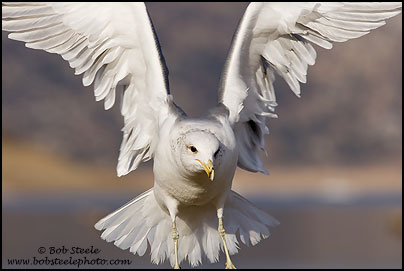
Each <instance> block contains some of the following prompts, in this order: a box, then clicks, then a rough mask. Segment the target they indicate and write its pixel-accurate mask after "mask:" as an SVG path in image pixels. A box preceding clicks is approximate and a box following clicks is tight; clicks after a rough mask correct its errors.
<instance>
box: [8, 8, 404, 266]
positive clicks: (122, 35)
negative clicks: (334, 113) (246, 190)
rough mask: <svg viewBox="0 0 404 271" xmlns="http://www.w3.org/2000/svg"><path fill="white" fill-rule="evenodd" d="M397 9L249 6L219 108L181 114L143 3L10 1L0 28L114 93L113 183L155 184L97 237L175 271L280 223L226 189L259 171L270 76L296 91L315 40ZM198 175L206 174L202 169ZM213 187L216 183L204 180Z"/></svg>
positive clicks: (109, 97) (103, 95) (98, 93)
mask: <svg viewBox="0 0 404 271" xmlns="http://www.w3.org/2000/svg"><path fill="white" fill-rule="evenodd" d="M400 12H401V3H385V2H383V3H381V2H378V3H367V2H360V3H342V2H331V3H320V2H309V3H303V2H298V3H279V2H276V3H251V4H250V5H249V6H248V8H247V10H246V12H245V14H244V16H243V18H242V20H241V22H240V25H239V27H238V29H237V32H236V34H235V38H234V41H233V43H232V47H231V50H230V53H229V56H228V59H227V62H226V66H225V69H224V72H223V75H222V78H221V84H220V88H219V101H218V105H217V106H216V107H215V108H213V109H211V110H210V111H209V112H208V113H207V114H206V115H205V116H204V117H202V118H198V119H195V118H190V117H188V116H187V115H186V114H185V113H184V112H183V111H182V110H181V109H180V108H179V107H178V106H177V105H175V103H174V102H173V99H172V97H171V95H170V94H169V88H168V77H167V75H168V71H167V68H166V66H165V61H164V57H163V55H162V53H161V50H160V47H159V43H158V39H157V37H156V35H155V33H154V29H153V25H152V23H151V20H150V18H149V16H148V14H147V10H146V7H145V5H144V4H143V3H102V4H99V3H59V2H57V3H56V2H55V3H46V2H44V3H41V2H18V3H17V2H15V3H13V2H7V3H3V5H2V18H3V21H2V28H3V30H6V31H10V32H12V33H11V34H9V38H11V39H15V40H19V41H23V42H25V43H26V46H27V47H29V48H33V49H42V50H45V51H47V52H50V53H56V54H59V55H61V56H62V57H63V59H64V60H66V61H68V62H69V64H70V66H71V67H72V68H74V69H75V74H83V84H84V85H85V86H89V85H91V84H93V83H94V95H95V97H96V100H97V101H100V100H104V105H105V109H109V108H111V107H112V106H113V105H114V104H115V101H116V100H117V99H118V97H119V98H120V103H121V113H122V115H123V117H124V121H125V125H124V127H123V129H122V131H123V133H124V135H123V141H122V145H121V150H120V155H119V162H118V166H117V172H118V176H122V175H125V174H127V173H129V172H130V171H132V170H135V169H136V168H137V167H138V165H139V164H140V163H141V162H143V161H147V160H149V159H152V158H153V159H154V166H153V172H154V177H155V185H154V187H153V188H152V189H150V190H149V191H147V192H145V193H143V194H142V195H140V196H138V197H137V198H135V199H134V200H132V201H131V202H129V203H128V204H126V205H125V206H123V207H121V208H120V209H118V210H117V211H115V212H113V213H112V214H110V215H108V216H107V217H105V218H103V219H101V220H100V221H99V222H98V223H97V224H96V225H95V227H96V228H97V229H99V230H104V232H103V233H102V235H101V237H102V238H103V239H105V240H106V241H108V242H114V243H115V245H116V246H118V247H120V248H122V249H130V251H131V252H132V253H134V254H139V255H140V256H142V255H144V253H145V252H146V249H147V247H148V244H150V246H151V261H152V262H153V263H156V264H159V263H161V262H163V261H164V260H166V259H167V258H168V259H169V260H170V263H171V265H172V266H174V267H175V268H178V267H179V263H181V262H182V261H183V260H188V261H189V262H190V264H191V265H192V266H196V265H198V264H200V263H201V262H202V260H203V259H204V258H207V259H208V260H209V261H210V262H216V261H217V260H218V257H219V252H220V250H223V251H224V252H225V253H226V268H233V267H234V266H233V264H232V262H231V260H230V257H229V255H232V254H235V253H236V252H237V251H238V248H239V241H241V242H242V243H244V244H246V245H249V244H252V245H255V244H256V243H258V242H259V241H260V240H261V239H262V238H267V237H268V236H269V231H268V227H270V226H276V225H277V224H278V222H277V220H276V219H274V218H272V217H271V216H269V215H268V214H266V213H265V212H263V211H261V210H260V209H258V208H257V207H255V206H254V205H252V204H251V203H250V202H248V201H247V200H246V199H244V198H243V197H242V196H240V195H239V194H237V193H235V192H234V191H232V190H231V185H232V179H233V176H234V172H235V170H236V167H237V166H239V167H241V168H243V169H246V170H249V171H253V172H257V171H259V172H262V173H266V170H265V169H264V167H263V164H262V162H261V160H260V157H259V149H262V150H264V151H265V142H264V135H265V134H267V133H268V128H267V127H266V125H265V119H266V118H267V117H276V115H275V114H274V111H275V107H276V106H277V103H276V96H275V91H274V87H273V82H274V80H275V75H276V74H278V75H279V76H281V77H282V78H283V79H284V80H285V81H286V82H287V84H288V85H289V87H290V88H291V89H292V91H293V92H294V93H295V94H296V95H297V96H299V95H300V83H305V82H306V76H307V68H308V66H309V65H313V64H314V63H315V60H316V51H315V49H314V48H313V46H312V44H316V45H318V46H320V47H323V48H325V49H330V48H331V47H332V43H333V42H344V41H347V40H349V39H352V38H358V37H360V36H363V35H365V34H367V33H369V31H370V30H372V29H375V28H378V27H380V26H382V25H384V24H385V21H384V20H386V19H388V18H390V17H392V16H395V15H397V14H398V13H400ZM205 172H206V173H205ZM212 180H213V181H212Z"/></svg>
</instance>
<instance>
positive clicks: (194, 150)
mask: <svg viewBox="0 0 404 271" xmlns="http://www.w3.org/2000/svg"><path fill="white" fill-rule="evenodd" d="M189 149H190V150H191V152H193V153H197V152H198V150H197V149H196V148H195V147H194V146H191V147H189Z"/></svg>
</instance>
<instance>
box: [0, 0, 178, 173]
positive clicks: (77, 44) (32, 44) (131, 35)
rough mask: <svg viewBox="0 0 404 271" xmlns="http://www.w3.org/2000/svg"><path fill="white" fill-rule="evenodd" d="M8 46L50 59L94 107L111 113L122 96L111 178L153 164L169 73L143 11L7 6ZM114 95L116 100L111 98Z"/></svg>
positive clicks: (110, 6)
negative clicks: (78, 80) (76, 81)
mask: <svg viewBox="0 0 404 271" xmlns="http://www.w3.org/2000/svg"><path fill="white" fill-rule="evenodd" d="M2 18H3V20H2V29H3V30H6V31H11V32H12V33H10V34H9V36H8V37H9V38H10V39H14V40H19V41H23V42H26V46H27V47H29V48H33V49H42V50H45V51H47V52H49V53H56V54H59V55H61V56H62V57H63V59H64V60H66V61H68V62H69V64H70V66H71V67H72V68H74V69H75V74H76V75H77V74H83V84H84V85H85V86H89V85H91V84H92V83H93V82H94V95H95V98H96V100H97V101H100V100H104V105H105V109H106V110H107V109H110V108H111V107H112V106H113V105H114V103H115V99H116V96H117V95H121V113H122V115H123V117H124V120H125V126H124V128H123V129H122V130H123V133H124V135H123V142H122V145H121V151H120V155H119V162H118V167H117V172H118V176H121V175H125V174H127V173H129V172H130V171H132V170H134V169H136V168H137V166H138V165H139V164H140V163H141V162H142V161H147V160H149V159H150V158H152V156H153V151H154V145H155V142H156V139H157V137H158V130H159V124H160V123H162V121H164V118H166V117H167V116H168V115H169V113H168V112H169V106H168V104H169V103H170V101H171V99H170V95H169V87H168V79H167V76H168V71H167V68H166V66H165V61H164V58H163V55H162V54H161V51H160V47H159V43H158V40H157V36H156V35H155V33H154V29H153V25H152V22H151V20H150V18H149V16H148V13H147V10H146V6H145V5H144V3H59V2H54V3H46V2H44V3H39V2H23V3H21V2H18V3H17V2H15V3H13V2H6V3H3V5H2ZM117 91H118V93H117Z"/></svg>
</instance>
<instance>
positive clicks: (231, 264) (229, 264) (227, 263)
mask: <svg viewBox="0 0 404 271" xmlns="http://www.w3.org/2000/svg"><path fill="white" fill-rule="evenodd" d="M217 230H218V231H219V234H220V238H222V242H223V247H224V253H226V269H236V267H235V266H234V265H233V263H232V262H231V260H230V255H229V250H228V249H227V245H226V239H225V238H224V237H225V235H226V231H225V230H224V228H223V219H222V218H221V217H219V227H218V229H217Z"/></svg>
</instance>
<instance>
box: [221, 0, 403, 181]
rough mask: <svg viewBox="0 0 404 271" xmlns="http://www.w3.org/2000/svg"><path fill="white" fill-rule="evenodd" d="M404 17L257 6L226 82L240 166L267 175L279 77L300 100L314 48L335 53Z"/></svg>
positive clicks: (314, 5) (381, 9)
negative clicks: (335, 47)
mask: <svg viewBox="0 0 404 271" xmlns="http://www.w3.org/2000/svg"><path fill="white" fill-rule="evenodd" d="M400 12H401V3H387V2H374V3H370V2H358V3H345V2H344V3H343V2H296V3H289V2H287V3H281V2H275V3H251V4H250V5H249V6H248V8H247V10H246V12H245V14H244V16H243V18H242V20H241V22H240V26H239V27H238V29H237V31H236V34H235V38H234V41H233V43H232V47H231V50H230V53H229V56H228V58H227V61H226V67H225V69H224V71H223V75H222V78H221V86H220V89H219V102H221V103H223V104H224V105H226V106H227V108H228V109H229V111H230V117H229V119H230V122H231V123H232V125H233V129H234V131H235V135H236V138H237V142H238V146H239V160H238V166H239V167H241V168H243V169H246V170H249V171H253V172H257V171H259V172H263V173H266V170H265V169H264V168H263V166H262V162H261V159H260V156H259V149H262V150H265V142H264V136H265V135H266V134H268V133H269V129H268V127H267V126H266V124H265V120H266V118H268V117H277V116H276V115H275V114H274V111H275V107H276V106H277V103H276V95H275V89H274V86H273V83H274V81H275V75H279V76H281V77H282V78H283V79H284V80H285V81H286V83H287V84H288V86H289V87H290V88H291V90H292V91H293V92H294V93H295V94H296V95H297V96H299V97H300V83H306V76H307V68H308V66H309V65H314V63H315V61H316V56H317V54H316V51H315V49H314V48H313V46H312V43H314V44H316V45H318V46H320V47H322V48H325V49H331V48H332V43H333V42H344V41H347V40H349V39H353V38H358V37H361V36H363V35H365V34H367V33H369V31H370V30H372V29H375V28H378V27H380V26H382V25H384V24H385V20H386V19H388V18H390V17H393V16H395V15H397V14H399V13H400Z"/></svg>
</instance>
